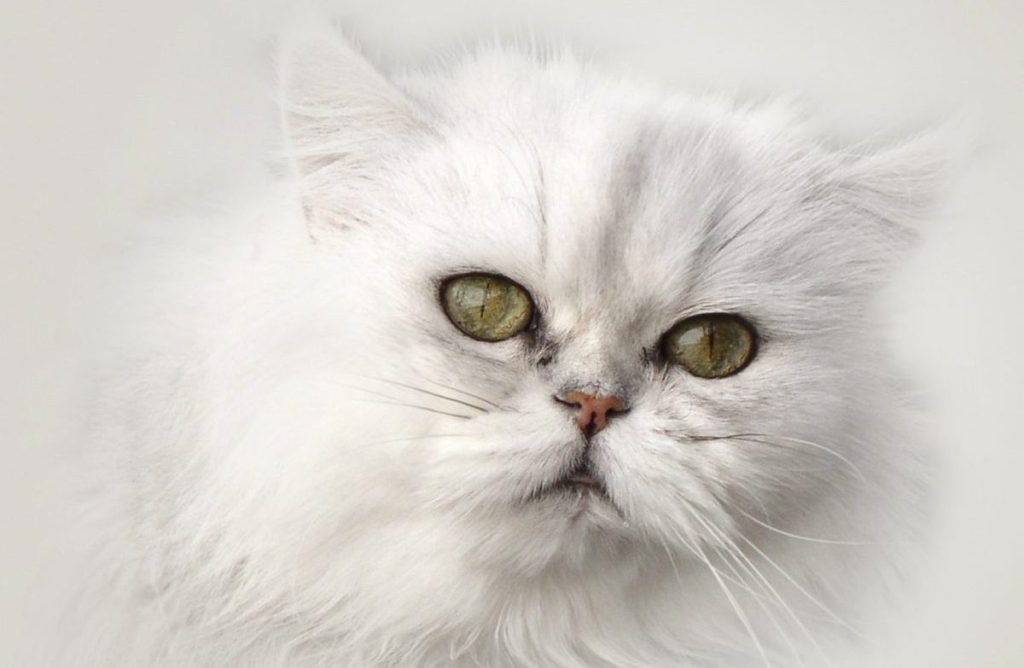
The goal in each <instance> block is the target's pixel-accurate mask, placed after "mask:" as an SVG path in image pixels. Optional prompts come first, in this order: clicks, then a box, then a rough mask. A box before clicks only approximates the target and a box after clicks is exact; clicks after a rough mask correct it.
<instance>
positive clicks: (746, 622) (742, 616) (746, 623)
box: [676, 504, 772, 668]
mask: <svg viewBox="0 0 1024 668" xmlns="http://www.w3.org/2000/svg"><path fill="white" fill-rule="evenodd" d="M685 507H686V508H687V509H688V510H690V512H691V514H693V513H692V510H691V509H690V507H689V504H685ZM676 538H677V539H679V540H680V541H681V542H683V544H686V542H685V541H682V537H681V536H679V535H678V533H676ZM688 547H690V549H693V550H695V551H696V552H695V554H697V556H698V557H699V558H700V560H701V561H702V562H704V565H705V566H707V567H708V570H709V571H711V575H712V577H714V578H715V581H716V582H717V583H718V586H719V588H721V590H722V593H724V594H725V597H726V599H727V600H728V601H729V605H730V606H732V609H733V612H735V613H736V616H737V617H738V618H739V620H740V623H741V624H742V625H743V628H744V629H746V631H747V635H749V636H750V640H751V641H752V642H753V643H754V647H755V648H756V649H757V653H758V654H759V655H760V656H761V659H762V660H763V661H764V665H765V666H766V667H767V668H771V665H772V664H771V661H769V660H768V654H767V652H765V649H764V646H763V645H762V644H761V640H760V639H759V638H758V637H757V633H756V632H755V631H754V627H753V625H752V624H751V623H750V619H749V618H748V617H747V613H746V612H745V611H744V610H743V607H742V606H741V605H740V604H739V601H737V600H736V596H735V595H734V594H733V593H732V590H730V589H729V587H728V586H727V585H726V584H725V581H724V580H723V579H722V576H721V575H720V574H719V572H718V569H717V568H715V567H714V566H713V565H712V564H711V561H710V560H709V559H708V557H707V554H706V553H705V552H704V550H703V549H702V548H701V546H700V544H699V543H696V542H695V543H693V544H692V545H688Z"/></svg>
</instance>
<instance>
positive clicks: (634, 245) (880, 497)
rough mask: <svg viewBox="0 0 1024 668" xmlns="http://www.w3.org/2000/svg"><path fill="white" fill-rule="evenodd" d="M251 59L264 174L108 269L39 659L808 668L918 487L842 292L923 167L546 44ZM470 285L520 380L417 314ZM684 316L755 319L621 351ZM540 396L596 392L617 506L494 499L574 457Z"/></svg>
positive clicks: (891, 235) (928, 161) (884, 383)
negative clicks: (691, 365)
mask: <svg viewBox="0 0 1024 668" xmlns="http://www.w3.org/2000/svg"><path fill="white" fill-rule="evenodd" d="M282 63H283V65H282V90H283V98H284V100H283V110H284V117H285V125H286V132H287V135H288V139H289V143H290V146H291V148H292V156H293V157H294V165H295V169H294V171H293V174H294V176H291V177H289V178H286V179H282V180H279V182H277V183H275V184H273V185H272V186H268V187H267V188H266V189H265V192H263V193H262V194H261V195H260V196H259V197H257V198H254V200H253V201H252V202H250V203H248V204H246V205H244V206H238V207H232V208H231V210H230V211H227V212H225V213H222V214H218V215H211V216H194V217H191V218H188V219H182V220H172V221H166V222H165V223H164V224H163V226H164V230H163V232H162V234H161V239H160V240H159V241H157V242H154V244H153V246H154V249H155V250H154V251H153V252H152V253H150V254H147V255H145V256H144V261H142V262H139V263H138V264H139V267H140V269H138V270H137V271H136V272H135V273H134V274H131V275H130V276H129V278H128V280H129V283H130V286H129V287H128V288H127V289H126V290H125V291H124V292H125V294H126V295H127V301H128V303H129V305H127V306H125V307H124V308H123V309H122V311H123V313H124V317H123V318H122V319H119V320H118V321H116V322H117V327H116V331H117V333H118V339H117V340H115V341H114V342H112V343H111V348H112V349H114V350H115V351H116V355H114V358H115V359H114V360H112V361H111V362H110V364H109V366H108V369H107V375H106V376H105V378H106V379H107V380H106V381H105V383H104V387H105V392H104V395H103V398H102V400H103V405H104V408H103V410H102V411H101V412H100V414H101V417H100V419H99V426H98V429H97V436H96V448H95V455H94V458H95V460H96V462H97V463H98V470H99V473H98V475H99V476H100V478H99V480H100V484H101V487H102V490H103V491H102V494H100V495H98V497H97V498H96V499H95V500H94V502H93V503H94V506H95V512H96V517H97V522H96V524H95V525H94V527H95V528H94V535H93V538H94V540H95V544H96V546H97V548H96V558H95V562H94V566H93V571H92V576H93V577H92V578H91V584H90V589H89V591H88V592H86V593H85V594H84V597H83V598H82V604H81V605H82V611H81V612H82V614H81V617H82V620H81V624H80V627H79V628H78V629H77V630H76V632H75V633H74V641H73V642H72V643H71V645H70V646H69V648H68V650H67V657H68V658H67V661H68V662H69V664H73V665H76V666H175V667H181V666H189V667H195V668H199V667H206V666H247V667H268V668H269V667H271V666H296V667H299V666H302V667H305V666H403V667H409V666H488V667H495V668H497V667H501V666H544V667H545V668H547V667H556V666H564V667H579V666H587V667H591V666H632V667H636V668H640V667H644V668H647V667H651V666H672V667H678V666H688V665H692V666H715V665H767V664H770V665H810V666H819V665H828V663H829V661H830V658H829V656H830V655H832V653H833V652H834V651H835V649H834V648H835V646H836V643H837V642H839V643H843V642H846V641H847V640H849V639H850V638H855V637H856V635H857V633H856V632H857V629H858V627H859V625H860V621H861V616H862V613H863V610H864V606H865V605H866V601H867V600H868V599H870V598H871V597H870V596H866V594H867V593H872V592H875V593H877V592H878V591H880V590H882V589H884V587H885V586H886V585H887V584H888V583H891V581H892V580H893V575H894V574H895V573H897V572H898V570H899V560H898V559H897V558H896V557H897V554H896V553H897V552H898V550H896V545H897V544H902V543H904V542H906V541H907V540H908V539H911V538H913V537H914V533H913V532H914V530H915V528H916V527H917V526H918V521H919V513H920V507H921V503H922V499H923V498H924V489H925V487H924V475H923V474H924V470H925V468H926V467H925V464H924V462H925V460H926V459H927V458H926V457H925V456H924V453H923V452H921V451H920V450H919V446H918V445H917V444H916V441H915V440H914V439H913V438H911V437H910V436H908V434H907V432H906V430H905V429H904V415H903V410H902V408H901V398H900V396H899V393H898V390H897V385H898V382H897V379H895V378H894V377H893V375H892V374H891V369H890V364H889V360H888V359H887V356H886V353H885V349H884V343H883V339H882V337H881V336H880V333H879V332H880V329H879V326H878V324H877V322H876V318H875V317H874V315H873V314H874V310H873V308H872V301H873V298H874V295H875V293H876V291H877V290H878V288H879V287H880V286H882V285H883V284H884V282H885V280H886V278H887V276H888V274H889V273H890V271H891V269H892V268H893V267H894V266H895V265H896V263H897V262H898V261H899V258H900V257H901V256H902V254H903V253H904V251H905V249H906V247H907V246H908V241H909V235H908V233H907V232H906V231H905V229H904V227H903V224H904V223H907V222H910V221H912V220H914V219H916V218H919V217H921V216H923V215H925V213H926V212H927V208H928V205H929V203H930V201H931V198H932V194H933V193H932V190H933V184H934V181H933V176H934V174H935V161H934V159H933V158H932V157H931V156H932V154H931V153H929V149H928V148H927V146H926V145H925V144H924V143H918V144H915V143H909V144H907V145H904V146H900V147H896V148H892V149H889V150H887V151H883V152H880V153H877V154H872V155H868V156H862V155H854V154H850V153H844V152H842V151H837V150H834V149H832V148H829V147H828V146H826V145H825V144H823V143H821V142H819V141H818V140H817V139H815V137H814V136H813V133H811V132H810V131H809V130H807V129H805V128H804V127H803V126H802V124H801V123H800V121H799V120H798V119H797V118H796V116H795V115H794V114H793V113H791V112H790V111H789V110H788V109H787V108H786V107H785V106H784V105H777V104H767V105H761V106H737V105H734V104H732V103H730V102H729V101H727V100H722V99H715V98H693V97H690V96H687V95H681V94H674V93H668V92H665V91H663V90H660V89H658V88H657V87H655V86H652V85H644V84H638V83H635V82H632V81H625V80H622V79H619V78H615V77H610V76H608V75H605V74H602V73H601V72H600V71H598V69H596V68H594V67H593V66H591V65H589V64H587V63H584V62H580V61H579V60H577V59H574V58H573V57H572V56H571V55H567V54H562V55H558V56H549V57H546V58H538V57H536V56H532V55H530V54H524V53H522V52H520V51H518V50H516V49H512V48H507V47H493V48H488V49H483V50H480V51H479V52H476V53H473V54H469V55H466V56H465V57H464V58H463V59H461V60H460V61H459V62H456V63H451V64H450V65H449V66H447V67H444V68H437V69H435V70H432V71H425V72H413V73H407V74H403V75H401V76H399V77H396V78H392V79H389V78H387V77H385V76H384V75H382V74H381V73H380V72H378V71H377V70H376V69H375V68H374V67H372V66H371V65H370V64H369V63H368V62H367V61H366V60H365V59H364V58H363V57H362V56H361V55H360V54H359V53H358V52H357V51H356V50H355V49H353V48H352V47H351V46H349V45H348V44H346V43H345V42H344V40H342V39H341V38H340V37H338V36H337V35H335V34H334V33H333V32H331V31H330V30H326V29H322V30H319V31H312V32H311V33H310V34H306V35H303V36H302V37H301V38H299V39H295V40H292V41H291V42H290V43H289V45H288V47H287V49H286V52H285V54H284V56H283V58H282ZM476 269H480V270H488V271H494V272H498V273H502V274H505V275H507V276H510V277H512V278H514V279H515V280H517V281H518V282H519V283H521V284H522V285H524V286H526V287H527V288H528V289H529V290H531V292H532V294H533V296H534V299H535V300H536V303H537V306H538V308H539V311H540V314H541V315H540V317H541V330H540V331H541V332H542V333H543V337H544V340H545V341H546V342H547V348H546V352H547V353H549V354H550V355H551V361H550V363H547V364H542V363H540V362H539V355H540V353H539V352H538V351H536V350H533V349H531V348H530V344H529V342H528V341H527V340H526V338H525V337H519V338H517V339H513V340H510V341H506V342H501V343H482V342H477V341H473V340H470V339H468V338H466V337H464V336H463V335H461V334H460V333H459V332H458V331H457V330H456V329H455V328H454V327H453V326H452V325H451V324H450V323H449V322H448V321H447V319H446V318H445V316H444V314H443V312H442V310H441V308H440V306H439V303H438V300H437V281H438V280H440V279H442V278H443V277H445V276H447V275H451V274H454V273H458V272H460V271H467V270H476ZM702 312H734V313H739V314H742V315H744V316H745V317H747V318H748V319H749V320H750V321H751V322H752V323H754V324H755V325H756V327H757V328H758V332H759V335H760V337H761V343H760V348H759V352H758V356H757V357H756V359H755V361H754V362H753V363H752V364H751V365H750V366H749V367H748V368H747V369H745V370H744V371H742V372H741V373H739V374H737V375H735V376H733V377H730V378H726V379H721V380H711V381H709V380H702V379H698V378H694V377H691V376H688V375H687V374H686V373H685V372H684V371H682V370H681V369H679V368H676V367H671V368H665V367H663V366H661V365H660V364H658V363H657V362H652V361H650V360H649V359H645V355H647V354H648V353H649V351H651V350H653V349H655V348H656V346H657V343H658V340H659V338H660V336H661V335H662V334H663V333H664V332H665V331H666V330H667V329H668V328H669V327H671V325H672V324H673V323H675V322H677V321H679V320H680V319H682V318H684V317H687V316H688V315H692V314H697V313H702ZM573 386H583V387H590V388H595V387H596V388H606V389H607V388H613V389H615V390H617V391H620V392H624V393H625V394H626V395H627V396H628V399H629V402H630V404H631V407H632V409H631V411H630V413H628V414H627V415H625V416H622V417H619V418H616V419H615V420H614V421H613V423H612V424H611V426H610V427H609V428H608V429H606V430H605V431H603V432H602V433H600V434H599V435H598V436H597V438H596V439H595V441H594V446H593V453H594V458H595V461H596V463H597V465H598V467H599V468H600V470H601V471H602V473H603V474H604V475H605V476H606V477H607V481H608V486H609V489H610V492H611V495H612V497H613V498H614V499H615V501H616V503H617V505H618V506H619V508H620V509H621V515H620V514H618V513H616V512H615V511H614V510H611V509H609V508H607V507H604V506H599V505H591V506H589V510H586V511H585V512H583V514H582V515H580V514H579V513H578V512H577V506H576V505H572V504H569V505H566V504H567V503H568V502H564V501H560V502H557V503H556V502H551V503H547V502H544V501H535V502H529V503H526V502H523V498H524V496H525V495H528V494H529V492H530V491H531V490H535V489H537V488H538V487H540V486H541V485H543V484H545V483H548V482H551V481H552V480H553V479H555V478H557V477H558V475H559V473H560V471H563V469H564V468H565V466H566V465H567V462H569V461H570V460H571V459H572V458H573V457H574V456H575V454H576V453H578V451H579V447H580V440H579V439H580V437H579V435H578V434H577V433H576V430H575V427H574V426H573V421H572V418H571V416H570V415H569V414H568V413H567V411H566V410H565V408H564V407H563V406H561V405H559V404H557V403H556V402H554V401H553V400H552V395H553V394H554V393H556V392H557V391H559V390H560V389H563V388H565V387H573ZM413 388H419V389H413ZM424 390H426V391H424ZM427 392H430V393H427ZM438 395H443V396H447V397H448V398H443V396H438ZM469 404H472V405H473V406H476V407H471V406H470V405H469ZM725 435H739V436H735V437H733V438H728V439H719V440H702V437H709V436H725Z"/></svg>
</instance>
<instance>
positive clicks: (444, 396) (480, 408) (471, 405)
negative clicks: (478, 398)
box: [375, 378, 487, 413]
mask: <svg viewBox="0 0 1024 668" xmlns="http://www.w3.org/2000/svg"><path fill="white" fill-rule="evenodd" d="M375 380H379V381H380V382H382V383H389V384H391V385H397V386H398V387H404V388H406V389H409V390H412V391H414V392H420V393H421V394H426V395H429V396H431V397H437V398H438V399H444V400H445V401H451V402H452V403H456V404H462V405H463V406H467V407H469V408H475V409H476V410H478V411H480V412H481V413H486V412H487V409H486V408H484V407H483V406H477V405H476V404H474V403H470V402H468V401H463V400H462V399H456V398H455V397H449V396H448V395H447V394H441V393H440V392H431V391H430V390H425V389H423V388H422V387H416V386H415V385H410V384H408V383H400V382H398V381H397V380H388V379H386V378H376V379H375Z"/></svg>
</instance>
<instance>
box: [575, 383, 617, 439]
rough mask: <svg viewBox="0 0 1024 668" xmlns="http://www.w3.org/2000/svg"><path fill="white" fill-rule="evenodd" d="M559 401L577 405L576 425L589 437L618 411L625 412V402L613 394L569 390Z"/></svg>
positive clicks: (604, 425)
mask: <svg viewBox="0 0 1024 668" xmlns="http://www.w3.org/2000/svg"><path fill="white" fill-rule="evenodd" d="M559 401H561V402H562V403H565V404H569V405H572V406H576V407H577V410H576V426H577V427H579V428H580V431H582V432H583V434H584V435H585V436H587V437H588V438H589V437H591V436H593V435H594V434H596V433H597V432H599V431H601V430H602V429H604V428H605V427H607V426H608V419H609V418H610V417H611V416H612V415H614V414H616V413H625V412H626V410H627V408H626V404H625V402H623V401H622V399H620V398H619V397H617V396H615V395H612V394H596V395H595V394H589V393H587V392H580V391H575V392H569V393H568V394H566V395H565V396H564V397H559Z"/></svg>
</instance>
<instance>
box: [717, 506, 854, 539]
mask: <svg viewBox="0 0 1024 668" xmlns="http://www.w3.org/2000/svg"><path fill="white" fill-rule="evenodd" d="M733 509H734V510H735V511H736V512H738V513H740V514H741V515H743V516H744V517H746V518H747V519H748V520H750V521H751V522H754V523H755V524H757V525H758V526H761V527H764V528H765V529H768V530H769V531H773V532H775V533H777V534H780V535H782V536H786V537H788V538H795V539H797V540H805V541H807V542H808V543H820V544H822V545H851V546H864V545H867V543H864V542H859V541H852V540H833V539H831V538H812V537H811V536H801V535H799V534H795V533H791V532H789V531H783V530H782V529H780V528H778V527H773V526H772V525H770V524H768V523H767V522H762V521H761V520H759V519H758V518H756V517H754V516H753V515H751V514H750V513H748V512H747V511H745V510H743V509H742V508H740V507H738V506H733Z"/></svg>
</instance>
